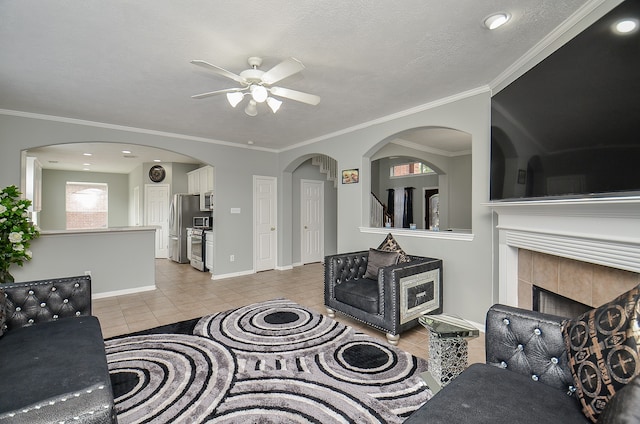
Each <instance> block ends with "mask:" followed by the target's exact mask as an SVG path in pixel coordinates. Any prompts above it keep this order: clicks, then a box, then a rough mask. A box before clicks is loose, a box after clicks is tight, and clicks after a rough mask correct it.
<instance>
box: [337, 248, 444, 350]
mask: <svg viewBox="0 0 640 424" xmlns="http://www.w3.org/2000/svg"><path fill="white" fill-rule="evenodd" d="M369 253H370V251H360V252H353V253H344V254H338V255H332V256H327V257H326V258H325V263H324V302H325V306H326V308H327V314H328V315H329V316H330V317H332V318H333V317H334V316H335V312H336V311H337V312H340V313H343V314H345V315H348V316H350V317H352V318H355V319H356V320H358V321H361V322H363V323H365V324H367V325H369V326H372V327H374V328H377V329H378V330H382V331H384V332H386V335H387V340H388V341H389V343H391V344H392V345H397V344H398V340H399V339H400V333H402V332H403V331H405V330H407V329H409V328H412V327H414V326H416V325H417V324H418V318H419V317H420V316H421V315H423V314H426V313H442V260H440V259H434V258H426V257H422V256H411V255H407V259H408V260H409V261H408V262H403V263H399V264H395V265H389V266H383V267H380V268H379V270H378V274H377V278H376V279H372V278H365V274H366V271H367V264H368V261H369Z"/></svg>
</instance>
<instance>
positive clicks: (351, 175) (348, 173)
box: [342, 169, 360, 184]
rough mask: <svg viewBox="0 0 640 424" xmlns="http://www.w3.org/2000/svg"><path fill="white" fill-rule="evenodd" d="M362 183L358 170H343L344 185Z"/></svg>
mask: <svg viewBox="0 0 640 424" xmlns="http://www.w3.org/2000/svg"><path fill="white" fill-rule="evenodd" d="M358 181H360V172H359V171H358V170H357V169H344V170H342V184H355V183H357V182H358Z"/></svg>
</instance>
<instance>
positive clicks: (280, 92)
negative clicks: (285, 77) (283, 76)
mask: <svg viewBox="0 0 640 424" xmlns="http://www.w3.org/2000/svg"><path fill="white" fill-rule="evenodd" d="M269 91H271V94H273V95H274V96H280V97H285V98H287V99H291V100H295V101H298V102H302V103H307V104H310V105H313V106H315V105H317V104H318V103H320V96H316V95H315V94H308V93H303V92H302V91H296V90H291V89H290V88H283V87H271V88H270V89H269Z"/></svg>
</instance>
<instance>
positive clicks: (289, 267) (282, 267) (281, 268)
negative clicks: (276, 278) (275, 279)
mask: <svg viewBox="0 0 640 424" xmlns="http://www.w3.org/2000/svg"><path fill="white" fill-rule="evenodd" d="M294 266H296V264H293V265H285V266H277V267H276V269H277V270H278V271H289V270H292V269H293V267H294Z"/></svg>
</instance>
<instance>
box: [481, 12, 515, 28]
mask: <svg viewBox="0 0 640 424" xmlns="http://www.w3.org/2000/svg"><path fill="white" fill-rule="evenodd" d="M509 18H510V16H509V14H507V13H504V12H500V13H494V14H493V15H491V16H488V17H487V18H485V20H484V26H485V27H487V28H488V29H490V30H494V29H497V28H499V27H501V26H502V25H504V24H506V23H507V21H509Z"/></svg>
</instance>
